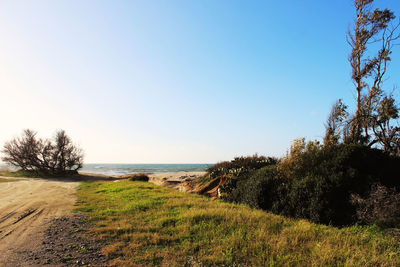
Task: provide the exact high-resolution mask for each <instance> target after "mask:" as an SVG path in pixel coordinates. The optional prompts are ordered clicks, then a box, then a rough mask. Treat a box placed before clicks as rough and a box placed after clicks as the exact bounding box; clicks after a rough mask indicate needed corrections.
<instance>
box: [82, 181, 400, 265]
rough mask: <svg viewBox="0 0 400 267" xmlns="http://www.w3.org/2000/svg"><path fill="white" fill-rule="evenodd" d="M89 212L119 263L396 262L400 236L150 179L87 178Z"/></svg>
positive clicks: (84, 192)
mask: <svg viewBox="0 0 400 267" xmlns="http://www.w3.org/2000/svg"><path fill="white" fill-rule="evenodd" d="M78 205H79V206H78V208H77V210H80V211H85V212H87V213H88V215H89V218H90V220H91V221H93V222H95V228H94V229H92V231H94V232H95V233H96V234H97V236H98V238H99V239H100V240H102V242H105V244H108V245H105V247H104V248H103V253H104V254H106V255H107V256H108V257H109V259H110V260H111V262H110V263H109V265H111V266H112V265H114V266H154V265H156V266H157V265H158V266H186V265H188V266H191V265H198V266H203V265H204V266H215V265H219V266H266V265H270V266H281V265H284V266H293V265H296V266H326V265H329V266H333V265H346V266H376V265H380V266H395V265H399V264H400V254H399V251H400V243H399V242H398V240H396V239H394V238H393V237H390V236H388V235H385V234H384V233H383V232H381V231H380V230H379V229H378V228H376V227H361V226H353V227H349V228H342V229H337V228H334V227H329V226H324V225H318V224H313V223H309V222H307V221H304V220H295V219H287V218H284V217H281V216H277V215H273V214H269V213H266V212H263V211H261V210H256V209H251V208H249V207H247V206H244V205H236V204H230V203H226V202H221V201H212V200H210V199H208V198H206V197H203V196H199V195H193V194H186V193H181V192H178V191H174V190H171V189H168V188H164V187H159V186H155V185H152V184H149V183H145V182H137V181H136V182H131V181H129V180H124V181H119V182H89V183H83V184H82V185H81V190H80V191H78Z"/></svg>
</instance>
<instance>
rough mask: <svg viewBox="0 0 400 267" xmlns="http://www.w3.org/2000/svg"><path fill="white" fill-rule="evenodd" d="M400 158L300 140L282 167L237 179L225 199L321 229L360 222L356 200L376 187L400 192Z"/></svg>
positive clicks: (363, 147) (263, 169) (370, 150)
mask: <svg viewBox="0 0 400 267" xmlns="http://www.w3.org/2000/svg"><path fill="white" fill-rule="evenodd" d="M397 166H400V158H397V157H394V156H390V155H389V154H387V153H385V152H383V151H381V150H378V149H372V148H368V147H365V146H361V145H355V144H341V145H337V146H330V147H326V146H320V145H319V144H318V143H317V142H307V143H306V142H305V141H304V139H297V140H295V141H294V142H293V145H292V147H291V149H290V152H289V153H288V154H287V155H286V157H284V158H283V159H282V160H281V161H280V163H278V164H277V165H276V166H270V167H265V168H262V169H260V170H257V171H253V172H249V173H247V174H245V175H239V176H236V177H233V178H232V179H231V181H232V182H231V183H229V185H230V186H231V187H230V189H229V191H228V192H227V193H226V194H225V195H223V198H224V199H226V200H228V201H231V202H236V203H245V204H248V205H250V206H251V207H257V208H262V209H265V210H269V211H271V212H274V213H277V214H282V215H287V216H292V217H295V218H305V219H309V220H312V221H314V222H317V223H325V224H333V225H340V226H342V225H348V224H351V223H354V222H356V221H357V218H356V209H355V207H354V206H353V205H352V204H351V203H350V195H351V194H360V195H362V196H364V195H366V194H367V193H368V191H369V189H370V187H371V185H372V184H374V183H381V184H383V185H385V186H388V187H394V186H397V187H399V186H400V180H398V179H396V177H397V171H398V167H397Z"/></svg>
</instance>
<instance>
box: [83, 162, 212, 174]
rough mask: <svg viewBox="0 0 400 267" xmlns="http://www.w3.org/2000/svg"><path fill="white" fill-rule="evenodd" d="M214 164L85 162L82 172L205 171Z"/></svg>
mask: <svg viewBox="0 0 400 267" xmlns="http://www.w3.org/2000/svg"><path fill="white" fill-rule="evenodd" d="M212 165H214V164H213V163H209V164H205V163H202V164H151V163H147V164H113V163H102V164H99V163H88V164H83V167H82V169H80V170H79V171H80V172H86V173H94V174H106V175H120V174H128V173H139V172H140V173H155V172H181V171H182V172H194V171H205V170H206V169H207V168H208V167H210V166H212Z"/></svg>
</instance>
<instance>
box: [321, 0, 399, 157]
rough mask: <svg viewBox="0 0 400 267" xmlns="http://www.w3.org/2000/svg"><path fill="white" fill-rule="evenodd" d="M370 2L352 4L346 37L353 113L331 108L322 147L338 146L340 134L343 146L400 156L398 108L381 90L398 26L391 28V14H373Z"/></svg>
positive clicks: (362, 0) (340, 107)
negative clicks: (376, 149) (353, 93)
mask: <svg viewBox="0 0 400 267" xmlns="http://www.w3.org/2000/svg"><path fill="white" fill-rule="evenodd" d="M373 2H374V0H354V5H355V9H356V20H355V26H354V29H353V31H352V32H350V31H349V33H348V43H349V44H350V46H351V53H350V55H349V62H350V65H351V69H352V76H351V77H352V80H353V83H354V86H355V91H356V110H355V112H354V114H348V113H347V106H345V105H344V104H343V103H342V102H341V100H339V101H338V103H336V105H335V106H333V108H332V111H331V113H330V115H329V117H328V122H327V125H326V133H325V138H324V144H325V145H327V144H334V143H337V141H338V140H339V139H340V135H338V132H342V135H343V136H342V141H343V142H344V143H347V144H350V143H354V144H362V145H366V146H368V147H372V146H375V147H379V148H381V149H383V150H385V151H387V152H389V153H391V154H396V155H400V127H399V126H398V125H399V124H398V120H397V119H398V117H399V115H398V113H399V107H398V106H397V105H396V102H395V98H394V95H393V93H390V94H388V93H387V92H385V90H384V87H383V82H384V80H385V79H384V76H385V75H386V74H387V70H388V64H389V62H390V61H391V58H390V55H391V54H392V48H393V46H394V42H395V41H396V40H397V39H399V35H398V34H397V32H398V28H399V24H395V25H393V20H394V19H395V16H394V14H393V12H392V11H390V10H388V9H384V10H380V9H374V10H372V8H371V6H372V3H373ZM345 118H346V120H345V121H344V119H345ZM343 122H344V123H343Z"/></svg>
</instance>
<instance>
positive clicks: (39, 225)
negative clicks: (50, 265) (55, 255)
mask: <svg viewBox="0 0 400 267" xmlns="http://www.w3.org/2000/svg"><path fill="white" fill-rule="evenodd" d="M78 185H79V182H75V181H74V182H71V181H55V180H43V179H28V178H26V179H25V178H17V181H14V182H6V183H0V266H27V265H24V264H26V263H24V259H26V254H27V253H28V252H30V251H34V250H35V248H36V247H38V246H39V244H41V240H42V237H43V231H44V230H45V229H46V228H47V227H48V226H49V225H48V223H49V221H50V219H51V218H54V217H60V216H62V215H65V214H68V213H69V212H70V210H71V209H72V208H73V205H74V203H75V201H76V195H75V193H76V187H78Z"/></svg>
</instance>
